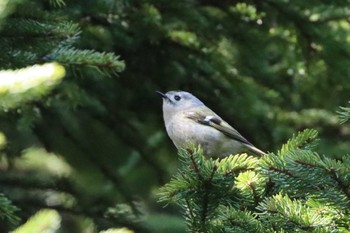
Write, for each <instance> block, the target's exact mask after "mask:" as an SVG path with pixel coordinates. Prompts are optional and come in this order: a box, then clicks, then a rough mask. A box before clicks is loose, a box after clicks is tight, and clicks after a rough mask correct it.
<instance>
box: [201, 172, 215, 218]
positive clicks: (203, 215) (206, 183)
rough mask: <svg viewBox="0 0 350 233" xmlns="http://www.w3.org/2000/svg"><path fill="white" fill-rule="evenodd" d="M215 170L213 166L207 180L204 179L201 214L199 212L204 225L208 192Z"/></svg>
mask: <svg viewBox="0 0 350 233" xmlns="http://www.w3.org/2000/svg"><path fill="white" fill-rule="evenodd" d="M216 170H217V167H216V166H213V169H212V172H211V174H210V177H209V180H206V181H205V182H204V196H203V203H202V214H201V223H202V224H203V225H205V221H206V218H207V212H208V202H209V194H210V191H211V186H212V184H211V182H212V180H213V177H214V174H215V172H216Z"/></svg>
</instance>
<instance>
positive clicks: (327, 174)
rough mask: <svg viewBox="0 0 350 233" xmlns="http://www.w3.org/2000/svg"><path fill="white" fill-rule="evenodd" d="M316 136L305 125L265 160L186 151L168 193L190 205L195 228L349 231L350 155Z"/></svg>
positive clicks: (163, 193) (163, 195)
mask: <svg viewBox="0 0 350 233" xmlns="http://www.w3.org/2000/svg"><path fill="white" fill-rule="evenodd" d="M316 135H317V132H316V131H314V130H305V131H303V132H301V133H299V134H298V135H296V136H295V137H293V138H292V139H290V140H289V141H288V142H287V143H286V144H285V145H283V147H282V149H281V150H280V152H279V154H278V155H274V154H273V153H270V154H268V155H266V156H263V157H262V158H260V159H257V158H254V157H249V156H247V155H245V154H242V155H231V156H229V157H226V158H224V159H222V160H213V159H206V158H204V157H203V155H202V152H201V150H200V149H199V150H196V149H194V148H192V149H190V150H187V151H182V152H181V153H180V156H181V158H182V165H183V167H182V168H180V170H179V172H178V174H177V175H176V176H175V178H173V179H172V180H171V181H170V182H169V183H168V184H166V185H165V186H164V187H162V188H161V190H160V192H159V195H160V200H161V201H162V202H172V203H176V204H178V205H180V206H181V207H182V208H183V209H184V216H185V219H186V221H187V225H188V229H189V232H276V231H277V232H346V231H345V229H348V228H349V227H350V225H349V221H348V219H349V216H350V212H349V210H350V179H349V177H350V176H349V168H350V164H349V159H348V158H347V157H344V159H343V160H342V161H339V160H335V159H330V158H327V157H324V156H319V155H318V154H317V153H316V152H313V151H312V150H311V149H310V145H311V144H313V143H314V140H315V139H316Z"/></svg>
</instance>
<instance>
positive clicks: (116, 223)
mask: <svg viewBox="0 0 350 233" xmlns="http://www.w3.org/2000/svg"><path fill="white" fill-rule="evenodd" d="M4 2H5V4H0V47H1V51H2V52H1V54H0V69H1V70H8V72H9V74H10V75H13V76H11V77H16V79H7V80H6V82H1V80H0V84H1V85H0V103H1V106H0V111H1V112H0V131H1V132H0V147H1V151H0V171H1V178H0V193H3V194H4V195H5V196H6V197H7V199H9V200H11V201H12V203H13V204H11V205H14V206H17V207H18V208H19V209H20V211H17V212H13V213H14V214H15V215H16V216H18V217H20V218H21V219H22V221H26V220H27V219H28V218H30V216H32V215H33V214H34V213H37V212H38V211H39V210H40V209H44V208H50V209H55V210H56V211H57V213H59V214H60V215H61V217H60V218H56V217H55V218H54V219H61V228H60V230H58V231H60V232H71V233H80V232H91V231H92V232H98V231H100V230H104V229H109V228H117V227H128V228H129V229H131V230H134V231H135V232H155V233H157V232H184V231H185V229H184V228H185V227H184V226H185V224H184V221H183V218H182V216H180V214H179V212H180V211H179V210H178V209H177V207H174V206H173V205H169V206H167V208H162V207H161V205H160V204H159V203H157V197H155V194H154V193H155V191H154V190H158V188H159V187H161V186H163V185H164V184H165V183H167V181H168V180H169V179H170V177H171V176H172V174H174V173H176V171H177V168H178V156H177V155H176V150H175V148H174V147H173V145H172V144H171V142H170V140H169V139H168V137H167V136H166V133H165V129H164V125H163V121H162V117H161V100H160V99H159V98H158V97H157V96H156V95H155V94H154V92H155V91H156V90H160V91H167V90H174V89H175V90H178V89H183V90H187V91H190V92H193V93H194V94H195V95H196V96H198V97H199V98H200V99H201V100H203V102H205V103H206V104H207V105H208V106H209V107H210V108H212V109H213V110H214V111H215V112H217V113H218V114H219V115H220V116H221V117H222V118H223V119H225V120H226V121H227V122H229V123H230V124H231V125H233V126H234V127H235V128H237V130H238V131H239V132H240V133H242V135H244V136H245V137H246V138H247V139H248V140H249V141H251V142H252V143H253V144H254V145H256V146H257V147H259V148H261V149H262V150H264V151H267V152H271V153H269V155H268V156H266V157H265V158H263V159H259V160H258V159H257V158H254V157H251V156H248V155H233V156H230V157H227V158H225V159H224V160H221V161H219V160H211V159H205V158H203V156H202V155H201V153H200V152H199V151H197V150H196V149H194V148H192V151H181V152H180V158H181V161H182V168H181V170H179V172H178V175H177V176H175V178H174V179H173V181H172V182H170V183H168V184H166V185H165V186H164V188H162V189H161V190H162V193H163V196H162V197H163V200H165V199H167V200H169V201H170V200H173V201H176V202H178V203H179V204H180V206H181V207H182V208H183V210H184V211H185V212H184V213H185V217H186V223H187V225H188V227H189V229H192V230H198V229H200V230H202V229H203V226H202V225H204V226H208V228H205V230H207V231H209V232H210V231H211V232H291V231H293V230H295V231H300V232H303V231H315V232H318V231H319V232H322V230H325V229H326V231H332V230H334V229H337V230H339V231H341V230H342V231H344V232H346V231H345V229H347V228H348V227H349V220H348V219H347V218H348V217H349V214H348V212H347V208H348V207H349V203H348V191H347V190H348V188H349V186H348V184H349V175H347V174H349V172H348V169H349V159H348V158H347V156H346V154H348V153H349V151H350V144H349V143H348V141H349V138H350V137H349V135H350V133H349V132H350V131H349V124H342V125H339V119H338V116H337V114H336V112H337V110H339V109H338V106H346V103H347V102H348V101H349V92H350V85H349V81H348V77H349V67H350V64H349V63H350V60H349V55H350V50H349V48H350V47H349V32H350V24H349V20H348V19H349V3H350V1H349V0H334V1H325V0H323V1H314V0H310V1H304V0H293V1H286V0H267V1H213V0H176V1H166V0H65V1H63V0H9V1H4ZM1 7H2V8H1ZM52 62H57V63H59V64H61V65H63V66H64V68H65V72H64V70H62V69H61V71H62V72H61V76H60V77H61V78H62V76H63V74H65V77H64V78H63V79H59V80H60V82H54V83H50V85H45V84H38V83H36V82H29V84H28V85H27V84H26V85H24V86H21V85H20V84H21V83H22V84H23V83H26V82H19V83H20V84H19V85H12V83H13V82H12V83H11V82H10V84H9V82H8V80H12V81H13V80H17V79H18V80H27V81H28V80H29V77H32V76H27V75H28V73H26V72H23V73H22V72H21V71H19V69H22V68H25V67H28V70H31V68H33V67H32V66H33V65H36V64H39V65H42V64H43V63H45V64H46V63H52ZM53 64H56V63H53ZM56 65H57V64H56ZM28 70H27V69H26V71H28ZM22 71H23V70H22ZM0 72H2V71H0ZM1 74H3V73H0V75H1ZM32 75H33V74H32ZM45 75H47V72H45V71H42V72H41V71H40V72H36V73H35V75H34V76H35V77H39V79H40V78H42V77H43V76H44V77H46V76H45ZM8 77H9V76H7V78H8ZM20 77H21V78H22V79H20ZM50 78H51V79H52V77H51V76H50V75H48V77H47V79H48V81H50V80H51V79H50ZM34 80H36V79H34ZM44 80H45V81H46V79H44ZM2 81H4V80H2ZM4 83H7V86H6V85H5V86H6V88H4V87H3V84H4ZM43 83H46V82H43ZM28 86H30V88H29V89H26V88H27V87H28ZM19 87H24V88H22V89H21V88H19ZM19 89H21V90H23V91H19V92H17V91H16V90H19ZM4 90H5V91H4ZM9 90H10V91H9ZM4 96H5V97H6V98H5V97H4ZM14 100H15V101H14ZM340 112H341V113H340V115H341V121H343V122H344V121H346V120H348V118H349V117H348V116H349V113H348V112H349V109H347V107H345V108H343V109H342V110H340ZM305 128H314V129H316V130H317V131H318V132H319V136H318V137H319V138H320V140H318V139H317V133H316V131H315V130H308V131H303V133H302V134H298V135H297V136H295V137H293V138H292V139H291V140H290V141H289V142H288V143H286V144H285V145H284V146H282V147H281V144H282V143H283V142H285V141H287V140H288V139H289V138H291V137H292V135H293V134H295V133H296V132H298V131H301V130H303V129H305ZM317 143H319V146H318V147H315V145H316V144H317ZM189 152H193V153H189ZM189 155H191V156H192V159H191V156H189ZM192 160H194V162H193V161H192ZM194 164H196V167H197V170H198V171H196V170H194V168H195V166H194ZM181 171H186V172H181ZM184 177H185V178H186V179H187V180H186V181H185V182H183V179H184ZM264 203H265V205H263V204H264ZM285 203H287V204H285ZM204 204H205V205H204ZM266 205H269V206H271V210H273V211H272V212H269V211H268V210H267V209H266V208H267V206H266ZM284 205H289V206H294V207H295V208H292V210H291V212H289V213H287V212H284V211H283V210H285V208H282V209H279V208H280V207H281V206H284ZM189 206H192V210H191V211H190V209H189V208H187V207H189ZM5 208H9V210H11V208H10V207H5ZM257 208H259V210H258V209H257ZM298 208H300V209H301V210H303V211H304V210H305V211H304V212H305V214H306V215H307V216H302V217H300V215H299V214H298V211H297V209H298ZM315 208H316V209H317V208H318V209H321V210H322V211H321V212H322V213H323V214H322V216H320V219H316V220H317V221H316V220H315V221H314V220H312V219H313V216H314V210H315ZM323 210H324V211H323ZM10 212H11V211H10ZM44 212H45V211H44ZM191 212H192V215H191ZM54 213H56V212H54ZM57 213H56V214H54V215H57ZM308 217H310V219H311V220H312V221H311V220H310V221H309V220H308ZM159 219H161V220H159ZM330 219H331V222H329V221H330ZM4 220H5V221H4V222H6V223H5V226H4V227H3V225H2V223H0V231H3V232H9V231H10V230H11V227H12V228H13V226H11V224H7V223H8V222H9V221H8V220H9V219H7V218H5V219H4ZM209 220H210V221H209ZM87 222H88V223H87ZM203 222H204V223H205V224H202V223H203ZM272 225H273V226H272ZM310 225H311V227H310V228H308V227H309V226H310ZM92 228H93V229H92ZM334 231H335V232H336V230H334Z"/></svg>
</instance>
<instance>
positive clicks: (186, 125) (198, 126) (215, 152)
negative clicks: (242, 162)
mask: <svg viewBox="0 0 350 233" xmlns="http://www.w3.org/2000/svg"><path fill="white" fill-rule="evenodd" d="M156 92H157V93H158V94H159V95H160V96H161V97H162V99H163V119H164V123H165V128H166V131H167V134H168V136H169V137H170V139H171V140H172V141H173V143H174V144H175V146H176V148H177V149H186V148H188V147H189V146H190V145H191V144H192V145H194V146H199V145H200V146H201V148H202V150H203V153H204V154H205V155H206V156H207V157H216V158H218V157H219V158H220V157H225V156H228V155H231V154H240V153H248V154H254V155H257V156H263V155H266V153H265V152H263V151H262V150H260V149H258V148H257V147H255V146H254V145H253V144H252V143H250V142H249V141H248V140H247V139H245V138H244V137H243V136H242V135H241V134H240V133H239V132H238V131H237V130H236V129H234V128H233V127H232V126H230V125H229V124H228V123H227V122H226V121H224V120H223V119H222V118H221V117H220V116H218V115H217V114H216V113H215V112H214V111H212V110H211V109H210V108H208V107H207V106H206V105H205V104H204V103H203V102H202V101H201V100H199V99H198V98H197V97H195V96H194V95H193V94H191V93H189V92H186V91H168V92H166V93H163V92H160V91H156Z"/></svg>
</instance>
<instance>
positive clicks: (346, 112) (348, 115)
mask: <svg viewBox="0 0 350 233" xmlns="http://www.w3.org/2000/svg"><path fill="white" fill-rule="evenodd" d="M339 108H340V110H339V111H337V113H338V117H339V120H340V124H344V123H345V122H347V121H348V120H349V119H350V107H339Z"/></svg>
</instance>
